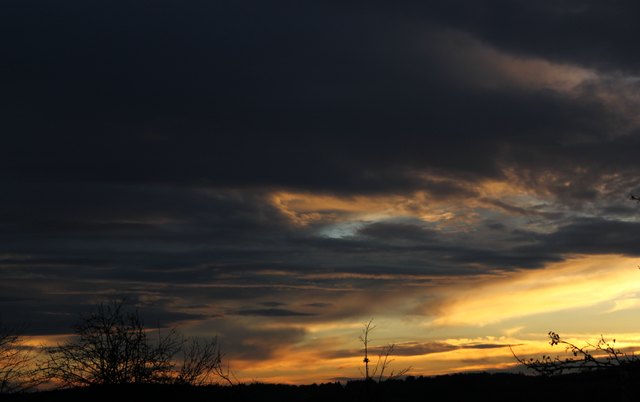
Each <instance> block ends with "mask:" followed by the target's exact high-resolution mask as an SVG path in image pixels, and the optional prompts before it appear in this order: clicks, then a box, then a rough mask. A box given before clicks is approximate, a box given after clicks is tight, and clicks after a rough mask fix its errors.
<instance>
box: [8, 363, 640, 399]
mask: <svg viewBox="0 0 640 402" xmlns="http://www.w3.org/2000/svg"><path fill="white" fill-rule="evenodd" d="M639 378H640V368H634V369H631V370H630V369H627V370H624V371H622V370H617V369H611V370H603V371H598V372H593V373H580V374H565V375H561V376H555V377H542V376H527V375H521V374H504V373H501V374H489V373H480V374H455V375H444V376H436V377H417V378H416V377H408V378H407V379H404V380H390V381H385V382H381V383H376V382H374V381H353V382H349V383H347V384H345V385H342V384H339V383H326V384H318V385H316V384H313V385H300V386H294V385H281V384H241V385H235V386H201V387H193V386H179V385H163V384H140V385H136V384H127V385H119V386H100V387H83V388H73V389H65V390H56V391H49V392H39V393H32V394H16V395H8V396H6V401H13V402H40V401H47V402H49V401H52V402H56V401H65V402H76V401H77V402H80V401H82V402H84V401H88V400H90V401H110V402H112V401H113V400H131V401H147V400H149V401H156V400H160V401H171V400H176V401H178V400H179V401H185V402H190V401H194V402H196V401H197V402H199V401H230V402H240V401H242V402H244V401H256V402H257V401H266V402H270V401H274V402H275V401H277V402H293V401H304V402H326V401H330V402H342V401H344V402H347V401H349V402H352V401H368V402H371V401H394V402H395V401H439V402H440V401H445V402H446V401H474V402H475V401H492V402H494V401H498V402H499V401H504V402H506V401H509V402H512V401H517V402H527V401H536V402H547V401H563V402H571V401H580V402H585V401H635V400H640V397H639V395H640V391H638V387H637V384H638V379H639Z"/></svg>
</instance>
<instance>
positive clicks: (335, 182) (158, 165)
mask: <svg viewBox="0 0 640 402" xmlns="http://www.w3.org/2000/svg"><path fill="white" fill-rule="evenodd" d="M2 9H3V11H2V13H0V33H1V35H0V42H1V44H2V46H1V48H2V50H3V55H2V62H0V73H1V75H2V96H1V97H0V99H1V102H2V105H1V109H0V110H1V111H2V112H1V113H2V119H1V120H0V124H1V126H0V127H1V132H2V136H1V142H0V183H1V185H2V192H1V196H0V318H1V319H2V320H4V321H6V322H10V323H19V322H27V323H28V328H29V331H30V333H32V334H34V335H40V336H52V335H61V334H67V333H69V331H70V328H71V325H72V324H73V323H74V320H75V319H76V314H77V313H78V312H81V311H86V309H88V308H90V306H91V305H92V304H94V303H96V302H97V301H100V300H102V299H104V298H107V297H115V296H117V297H126V298H127V299H128V300H130V301H132V302H133V303H134V304H136V305H137V306H139V307H140V308H141V311H143V312H144V314H145V316H146V317H148V320H149V322H156V321H157V322H161V323H162V325H166V326H172V325H176V326H179V327H181V328H184V329H185V330H186V331H187V332H189V333H194V334H201V335H203V334H220V336H221V339H223V340H224V344H225V345H226V348H227V350H228V351H229V354H230V355H231V356H232V357H233V358H235V359H236V360H238V361H245V360H246V361H267V360H268V359H271V358H273V356H274V355H277V353H278V352H277V351H278V350H281V349H282V348H289V349H291V348H293V349H291V350H294V351H298V352H300V353H302V352H301V351H304V353H310V352H309V350H311V349H313V350H319V349H320V347H321V346H323V345H325V343H324V342H326V343H327V344H330V343H331V342H332V339H333V340H335V339H337V338H335V337H338V336H344V337H345V338H344V339H350V338H349V336H351V335H352V338H353V339H354V340H355V342H356V343H355V344H346V343H345V342H346V341H345V342H342V341H340V342H342V343H340V342H338V343H336V344H335V345H340V347H337V346H336V348H334V349H331V350H325V352H326V353H325V356H324V357H326V358H327V359H330V358H331V357H336V356H341V357H345V356H351V355H353V353H355V355H357V353H358V352H357V336H358V331H359V328H358V325H359V324H360V323H361V322H362V321H367V320H368V319H369V318H370V317H372V316H375V317H381V320H382V321H384V317H391V318H389V319H390V320H392V321H393V320H399V319H404V318H406V320H408V321H411V322H414V323H415V322H418V321H420V322H424V323H427V324H424V325H426V326H428V327H429V328H430V329H429V330H428V331H426V332H420V333H418V332H415V331H416V330H415V328H414V327H411V328H414V329H411V330H410V329H407V330H406V331H405V332H403V333H402V335H398V339H400V340H404V341H406V342H407V343H406V344H405V345H404V346H402V345H400V346H399V348H398V350H400V351H402V353H404V354H413V355H429V356H430V355H432V354H433V353H436V352H437V351H456V350H458V351H459V350H479V349H493V348H494V346H495V347H496V348H498V349H501V350H502V349H504V348H503V346H504V342H503V341H500V340H498V339H495V340H494V342H495V344H493V343H491V342H489V341H487V339H484V338H483V339H482V340H481V341H478V343H477V344H473V345H472V344H471V343H470V342H471V341H469V340H468V339H467V340H465V341H462V340H461V341H460V342H459V343H451V341H450V340H451V339H453V338H452V337H453V336H452V335H451V336H450V335H446V336H444V335H442V334H441V332H438V331H445V330H444V329H441V327H443V328H444V327H446V326H447V325H449V324H446V323H445V322H447V323H448V322H449V321H447V319H446V317H445V312H446V311H449V310H447V309H446V308H444V307H443V306H450V305H452V304H451V303H450V301H451V300H450V296H448V295H452V294H456V295H457V294H458V293H457V292H458V291H459V289H458V288H456V286H458V287H460V288H464V287H465V286H470V285H469V283H476V282H474V281H489V282H491V281H492V279H491V278H502V279H500V280H503V279H504V278H505V277H508V278H511V276H509V275H520V274H521V275H534V273H535V272H543V271H544V270H547V269H555V268H553V267H556V265H553V264H560V265H557V266H558V267H561V268H558V269H564V268H562V267H565V265H562V264H565V263H569V262H571V261H574V259H575V258H582V259H588V258H589V257H590V256H593V257H594V258H595V259H596V260H597V261H609V260H607V259H606V258H605V257H604V256H610V258H612V259H615V258H631V259H633V258H635V257H638V256H639V254H640V248H638V244H639V240H640V221H638V216H640V215H639V214H640V211H639V210H638V208H640V207H638V206H637V205H636V203H635V202H633V201H631V200H629V198H628V196H629V194H630V193H633V192H634V191H638V190H640V180H639V178H640V174H639V173H640V168H639V167H638V153H639V152H638V151H640V132H639V128H640V115H639V114H638V110H640V109H639V107H640V53H639V52H638V50H637V38H640V24H638V23H637V21H638V17H640V3H638V2H635V1H607V2H604V1H517V0H513V1H482V0H479V1H478V0H474V1H462V0H460V1H457V0H449V1H427V2H425V1H404V2H384V1H367V2H358V1H352V2H351V1H350V2H340V1H328V0H327V1H302V2H301V1H253V0H241V1H226V0H220V1H204V0H203V1H199V0H194V1H165V0H159V1H137V0H136V1H126V2H124V1H122V2H121V1H104V2H94V1H89V2H88V1H79V0H78V1H75V0H71V1H65V2H51V1H43V0H9V1H5V2H4V3H3V7H2ZM581 261H582V260H581ZM611 261H613V260H611ZM616 261H618V260H616ZM612 264H613V262H612ZM578 265H579V264H578ZM578 265H576V266H578ZM605 265H606V264H605ZM614 265H615V264H614ZM550 267H552V268H550ZM580 267H583V265H580ZM605 268H606V267H605ZM633 268H635V265H633V264H632V265H631V269H633ZM567 269H569V268H567ZM576 269H577V268H576ZM581 269H582V268H580V270H578V271H579V272H583V271H581ZM585 269H586V268H585ZM603 269H604V268H603ZM545 272H546V271H545ZM563 272H564V271H563ZM633 274H634V272H633V271H629V275H630V276H632V275H633ZM636 274H637V273H636ZM514 277H515V276H514ZM468 281H471V282H468ZM482 283H484V282H482ZM454 288H455V289H456V290H455V291H454V290H451V289H454ZM634 294H635V293H634ZM634 294H633V295H631V296H629V295H630V293H629V292H626V293H625V300H627V299H633V300H636V299H635V296H634ZM639 297H640V296H639ZM603 300H604V299H603ZM607 300H608V299H607ZM639 300H640V299H639ZM627 304H629V303H627ZM616 305H617V304H616ZM625 305H626V304H625ZM616 311H618V310H616ZM526 314H527V313H522V314H520V316H526ZM516 315H517V314H516ZM452 317H454V315H452ZM456 317H457V316H456ZM452 320H453V318H452ZM505 320H506V321H508V319H505ZM506 321H505V322H506ZM456 322H458V321H456ZM347 323H348V324H349V325H352V324H354V323H355V329H354V328H353V327H349V326H348V325H347ZM443 323H444V324H443ZM341 325H342V327H341ZM420 325H422V324H420ZM505 325H506V324H505ZM519 325H520V324H518V325H517V326H518V327H520V326H519ZM513 326H514V327H516V325H515V324H514V325H513ZM318 328H321V329H318ZM327 328H329V329H327ZM335 328H342V329H337V330H336V329H335ZM348 328H351V329H348ZM434 328H435V329H434ZM334 330H335V331H337V332H331V331H334ZM492 330H494V329H492ZM636 330H637V332H640V329H636ZM323 331H325V332H323ZM340 331H342V332H340ZM349 331H351V332H349ZM496 331H497V330H496ZM531 331H533V330H531ZM445 332H446V331H445ZM463 332H464V331H463V330H459V331H458V333H459V334H462V333H463ZM596 332H597V330H596ZM338 334H341V335H338ZM441 335H442V336H441ZM476 335H477V334H476ZM490 335H491V336H492V335H494V334H492V333H487V334H483V335H482V336H490ZM460 336H462V335H460ZM465 336H467V335H465ZM477 336H481V335H477ZM332 337H334V338H332ZM469 337H470V336H469ZM310 339H315V341H314V342H313V343H311V341H310ZM340 339H343V338H340ZM309 345H310V346H309ZM470 345H471V346H470ZM474 345H476V346H474ZM477 345H481V346H477ZM305 348H306V349H305ZM354 350H355V352H353V351H354ZM414 351H415V353H414ZM357 362H358V360H357V359H356V360H354V367H355V366H356V365H357ZM330 371H331V370H330V369H326V370H325V371H322V373H323V374H318V375H329V374H327V373H329V372H330ZM335 373H336V376H338V375H343V374H344V375H356V376H357V369H355V368H354V369H353V372H351V374H349V372H344V373H342V372H339V370H335ZM345 373H346V374H345ZM252 375H254V374H252ZM255 375H256V376H257V375H259V374H255ZM276 377H277V378H278V379H279V380H282V379H285V380H286V379H287V378H290V379H291V381H302V379H296V378H293V377H287V374H286V373H285V372H283V373H282V374H279V377H278V376H275V377H274V378H276ZM311 377H312V375H311V374H309V377H308V378H311ZM265 378H266V377H265ZM306 378H307V377H305V379H306Z"/></svg>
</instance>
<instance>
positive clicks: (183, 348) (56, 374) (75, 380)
mask: <svg viewBox="0 0 640 402" xmlns="http://www.w3.org/2000/svg"><path fill="white" fill-rule="evenodd" d="M148 334H149V332H148V331H147V330H146V329H145V327H144V324H143V322H142V320H141V319H140V316H139V315H138V312H137V311H129V310H126V309H125V308H124V307H123V303H122V302H117V301H113V302H109V303H106V304H100V305H98V306H97V307H96V309H95V311H93V312H92V313H90V314H89V315H87V316H83V317H81V320H80V322H79V324H78V325H77V326H76V328H75V335H76V336H75V337H74V338H73V339H71V340H69V341H67V342H66V343H64V344H61V345H58V346H55V347H51V348H47V350H46V351H47V354H48V360H47V363H46V365H45V368H44V370H45V371H46V373H47V375H48V377H49V378H51V379H52V380H54V381H58V382H60V383H61V384H62V385H63V386H65V387H68V386H84V385H116V384H150V383H179V384H189V385H201V384H204V383H207V382H211V381H213V378H214V377H217V378H225V379H226V380H227V381H229V382H230V380H229V378H230V377H229V375H228V371H227V376H226V377H225V372H224V371H223V370H222V354H221V353H220V348H219V344H218V341H217V339H216V338H213V339H210V340H208V341H201V340H198V339H195V338H183V337H182V336H181V335H180V334H179V333H178V332H177V331H176V330H175V329H170V330H168V331H167V333H166V334H162V333H160V330H158V333H157V336H156V337H154V338H155V340H153V341H152V339H151V338H150V337H149V336H148ZM180 356H181V357H182V363H181V364H178V363H177V362H176V359H177V358H179V357H180Z"/></svg>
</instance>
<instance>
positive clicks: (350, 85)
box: [1, 1, 615, 195]
mask: <svg viewBox="0 0 640 402" xmlns="http://www.w3.org/2000/svg"><path fill="white" fill-rule="evenodd" d="M461 4H462V5H463V6H464V5H465V3H461ZM474 4H475V3H474ZM424 7H426V8H425V9H424V12H423V13H422V14H423V15H424V18H422V19H420V18H417V17H416V16H419V15H421V14H420V13H418V14H415V13H409V12H408V11H411V10H414V9H415V11H420V10H421V7H418V6H417V5H416V4H407V5H405V6H403V7H399V9H400V11H407V12H406V13H402V12H401V13H397V12H396V13H389V12H388V11H389V10H388V9H387V8H386V7H382V6H377V5H372V6H371V7H370V8H367V12H362V10H360V9H358V8H355V7H353V5H351V6H349V5H339V4H336V3H331V2H326V3H319V2H318V3H312V4H311V3H302V4H300V3H290V2H277V3H276V4H273V3H268V4H267V3H264V2H249V3H246V2H245V3H241V4H240V3H233V2H215V3H206V2H190V3H189V4H181V5H178V4H177V3H172V2H154V3H147V2H134V3H126V4H124V3H123V4H118V3H109V4H98V3H95V4H94V3H92V4H87V3H83V2H68V3H65V4H64V5H57V4H51V3H46V2H40V1H26V2H12V3H11V5H10V6H9V7H7V10H8V13H7V14H6V15H5V17H4V21H3V24H2V25H3V27H4V28H3V29H4V31H5V32H6V33H7V35H5V38H11V39H10V41H7V43H5V45H6V46H4V47H5V48H6V53H7V54H6V59H7V60H9V63H8V65H6V66H5V67H4V70H5V71H4V72H5V75H6V76H7V77H11V79H10V80H8V82H7V83H6V85H5V89H4V91H5V97H4V99H5V100H6V109H5V110H6V112H5V113H6V117H7V119H6V120H5V121H6V123H5V126H6V127H5V128H6V130H5V131H6V132H10V133H11V141H10V142H9V143H8V144H7V146H5V147H3V149H4V155H3V158H2V162H1V163H2V167H3V169H2V172H3V174H4V178H5V180H27V179H28V180H55V181H58V180H70V181H78V180H91V181H107V182H125V183H141V182H142V183H173V184H176V183H177V184H185V183H189V184H193V183H208V184H213V185H223V186H233V187H238V186H255V185H267V186H271V185H281V186H289V187H295V188H305V189H311V190H322V191H329V192H336V191H338V192H388V191H404V190H407V189H420V188H424V189H427V190H432V191H433V192H434V193H435V194H442V193H444V194H450V195H452V194H455V193H457V192H460V191H464V189H461V188H460V187H459V186H454V185H453V182H452V184H446V185H444V184H442V183H436V182H429V181H428V180H426V181H425V180H424V179H422V178H420V177H418V176H416V175H415V172H416V170H433V171H438V172H444V173H446V174H447V175H450V176H453V177H456V178H460V177H465V178H466V179H468V180H472V179H474V178H481V177H496V176H500V175H501V172H502V168H503V164H504V163H511V160H510V159H509V156H510V155H513V154H515V155H518V158H519V159H526V155H519V154H520V153H525V154H528V153H536V154H537V153H538V152H539V151H547V150H549V149H554V148H556V147H557V146H558V145H560V144H561V143H562V139H563V138H565V137H566V136H575V135H576V133H578V134H580V135H588V136H592V137H594V136H595V138H597V137H598V136H599V135H600V134H601V132H602V131H605V130H607V129H608V128H609V126H608V125H607V122H608V121H609V120H611V119H613V118H614V117H615V113H614V114H613V115H612V112H611V111H610V110H607V108H605V107H604V106H603V105H602V104H601V103H599V102H594V101H592V100H589V99H576V98H574V97H566V96H564V95H561V94H558V93H553V91H546V92H544V91H522V90H517V89H516V90H514V89H513V88H511V89H491V90H488V89H480V88H473V87H470V86H468V85H464V84H462V83H460V82H459V80H458V79H457V78H455V77H451V76H450V75H449V72H448V70H449V69H450V68H449V66H448V65H447V64H446V62H445V63H443V60H442V59H441V57H440V55H438V54H432V53H430V52H429V47H428V46H427V47H425V45H424V44H425V42H429V41H432V40H434V39H433V37H432V36H430V33H432V32H433V31H434V30H438V29H442V28H441V27H442V26H443V24H444V25H446V24H449V23H450V24H452V26H456V27H458V26H459V27H460V29H462V30H463V31H464V29H466V28H469V29H471V28H474V27H475V28H477V30H478V31H481V29H480V28H481V27H476V25H478V24H475V25H474V23H473V22H474V21H473V20H470V19H469V18H467V17H468V16H467V13H469V14H472V15H475V14H477V13H472V12H471V11H470V10H472V9H473V10H477V9H480V10H484V9H486V13H479V15H480V16H482V15H486V16H487V20H488V21H491V18H488V17H490V16H491V13H492V12H497V11H496V9H497V8H496V7H489V6H488V5H482V4H480V5H473V6H471V5H468V7H459V8H452V9H451V10H450V9H449V6H447V5H446V4H445V3H442V4H439V3H436V5H435V6H424ZM522 7H523V9H524V10H527V9H528V8H531V7H533V6H527V5H523V6H522ZM512 8H513V7H507V6H506V5H504V6H503V7H500V9H504V10H503V11H502V12H503V13H504V14H500V15H498V16H496V17H495V18H496V19H501V18H508V17H509V13H508V11H509V10H510V9H512ZM452 10H460V11H459V14H460V15H459V16H458V17H459V18H454V17H455V16H452V15H451V12H452ZM543 11H544V10H542V11H540V12H541V13H542V12H543ZM407 14H409V15H412V17H411V18H409V17H407ZM524 14H525V15H526V12H525V13H524ZM543 14H544V13H543ZM456 15H457V14H456ZM534 15H535V14H534ZM532 24H533V23H532ZM505 30H506V29H505ZM507 34H509V32H505V36H506V35H507ZM586 46H588V45H587V44H584V45H583V47H586ZM454 51H455V49H454ZM565 151H566V152H565V154H564V156H565V157H568V159H569V162H568V163H571V162H570V161H571V160H573V158H574V157H575V156H576V155H573V153H574V152H575V151H574V150H573V149H572V148H570V147H569V148H568V149H566V150H565ZM9 172H10V173H9Z"/></svg>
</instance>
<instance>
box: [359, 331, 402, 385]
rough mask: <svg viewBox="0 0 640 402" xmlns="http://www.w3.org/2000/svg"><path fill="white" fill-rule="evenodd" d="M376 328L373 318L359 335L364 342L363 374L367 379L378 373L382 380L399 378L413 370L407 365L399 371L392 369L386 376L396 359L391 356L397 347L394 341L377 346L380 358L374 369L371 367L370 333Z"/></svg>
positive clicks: (379, 380) (374, 376)
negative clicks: (385, 374)
mask: <svg viewBox="0 0 640 402" xmlns="http://www.w3.org/2000/svg"><path fill="white" fill-rule="evenodd" d="M375 328H376V326H375V325H373V318H372V319H370V320H369V322H367V323H365V324H364V327H363V329H362V334H361V335H360V336H359V337H358V339H360V342H362V345H363V349H364V359H363V360H362V362H363V363H364V373H363V374H364V379H365V381H369V380H373V379H375V378H376V375H377V381H378V382H381V381H383V380H384V379H387V380H388V379H393V378H397V377H400V376H403V375H405V374H407V373H408V372H409V370H411V367H406V368H403V369H401V370H399V371H391V372H390V373H389V374H388V375H387V377H384V373H385V371H387V369H388V368H389V366H390V365H391V362H393V360H394V359H391V358H390V356H391V355H392V354H393V350H394V349H395V344H392V343H390V344H388V345H386V346H382V347H377V348H375V349H377V350H378V351H379V353H378V358H377V360H376V365H375V366H374V367H373V369H370V366H369V363H370V362H371V360H370V359H369V351H370V349H371V347H370V342H371V338H370V335H371V332H373V330H374V329H375Z"/></svg>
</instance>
